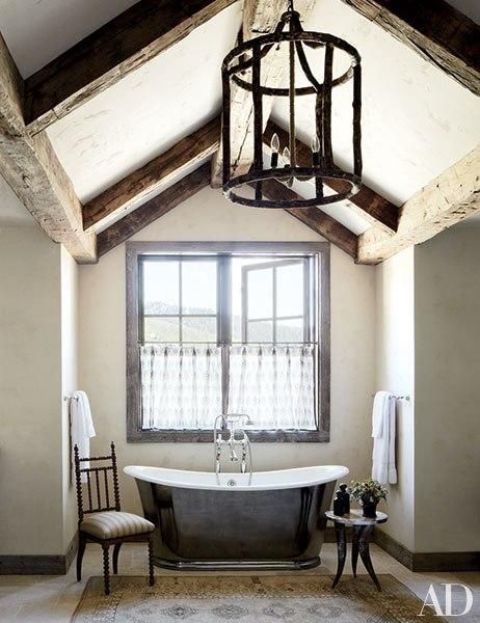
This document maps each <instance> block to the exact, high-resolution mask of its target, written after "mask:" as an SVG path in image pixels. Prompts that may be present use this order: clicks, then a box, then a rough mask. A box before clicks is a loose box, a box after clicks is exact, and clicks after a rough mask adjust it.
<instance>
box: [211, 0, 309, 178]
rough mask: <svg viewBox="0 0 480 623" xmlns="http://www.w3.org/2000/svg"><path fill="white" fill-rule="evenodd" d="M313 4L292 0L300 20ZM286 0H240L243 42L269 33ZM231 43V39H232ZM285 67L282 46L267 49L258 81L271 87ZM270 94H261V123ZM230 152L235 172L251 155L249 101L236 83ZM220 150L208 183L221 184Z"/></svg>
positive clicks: (268, 109)
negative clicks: (242, 1)
mask: <svg viewBox="0 0 480 623" xmlns="http://www.w3.org/2000/svg"><path fill="white" fill-rule="evenodd" d="M314 5H315V0H296V2H295V10H296V11H298V12H299V13H300V15H301V16H302V19H304V18H305V17H307V15H308V14H309V13H310V12H311V10H312V9H313V7H314ZM287 6H288V1H287V0H276V1H274V2H273V1H272V0H244V5H243V39H244V41H247V40H249V39H252V38H253V37H258V36H259V35H260V34H267V33H271V32H273V30H274V29H275V26H276V25H277V24H278V21H279V19H280V16H281V15H282V13H283V12H284V11H286V10H287ZM232 43H233V42H232ZM286 66H288V57H287V56H286V46H281V48H280V50H271V51H270V52H269V54H268V55H267V56H266V57H265V58H264V59H263V60H262V84H263V85H267V86H269V87H274V86H277V85H278V84H280V82H281V80H282V78H283V76H284V70H285V67H286ZM273 99H274V98H273V97H265V98H264V102H263V119H264V126H265V125H266V123H267V121H268V118H269V116H270V111H271V109H272V105H273ZM231 102H232V103H231V117H230V127H231V141H230V144H231V154H232V166H233V169H234V170H236V173H237V174H239V173H240V172H241V171H242V168H244V167H245V166H246V165H247V167H249V165H250V163H251V161H252V158H253V123H252V118H253V100H252V97H251V95H250V93H249V92H248V91H245V90H244V89H242V88H241V87H238V86H237V85H236V84H232V87H231ZM222 162H223V160H222V150H221V148H220V149H219V150H218V152H217V154H216V156H214V158H213V161H212V186H213V187H214V188H218V187H220V186H221V185H222Z"/></svg>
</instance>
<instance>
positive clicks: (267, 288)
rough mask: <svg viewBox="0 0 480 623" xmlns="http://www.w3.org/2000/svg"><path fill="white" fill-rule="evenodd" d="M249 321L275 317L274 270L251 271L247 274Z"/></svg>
mask: <svg viewBox="0 0 480 623" xmlns="http://www.w3.org/2000/svg"><path fill="white" fill-rule="evenodd" d="M247 287H248V313H247V317H248V319H249V320H250V319H253V318H271V317H272V316H273V270H272V269H271V268H264V269H261V270H249V271H248V272H247Z"/></svg>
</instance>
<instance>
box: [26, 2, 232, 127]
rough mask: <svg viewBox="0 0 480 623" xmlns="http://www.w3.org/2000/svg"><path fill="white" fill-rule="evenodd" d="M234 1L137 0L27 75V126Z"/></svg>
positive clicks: (44, 122) (117, 76)
mask: <svg viewBox="0 0 480 623" xmlns="http://www.w3.org/2000/svg"><path fill="white" fill-rule="evenodd" d="M235 1H236V0H189V2H179V1H178V0H141V1H140V2H137V3H136V4H134V5H133V6H132V7H130V8H129V9H127V11H125V12H124V13H122V14H121V15H119V16H118V17H116V18H115V19H113V20H111V21H110V22H108V24H105V25H104V26H103V27H102V28H100V29H99V30H97V31H95V32H94V33H92V34H91V35H89V36H88V37H86V38H85V39H83V40H82V41H80V42H79V43H77V44H76V45H74V46H73V47H72V48H70V49H69V50H67V51H66V52H64V53H63V54H61V55H60V56H59V57H58V58H56V59H54V60H53V61H51V62H50V63H49V64H48V65H46V66H45V67H44V68H43V69H40V70H39V71H37V72H36V73H35V74H33V75H32V76H31V77H30V78H28V79H27V80H26V83H25V121H26V124H27V127H28V129H29V132H30V133H31V134H35V133H37V132H39V131H41V130H44V129H45V128H47V127H48V126H49V125H50V124H52V123H53V122H54V121H56V120H57V119H61V118H62V117H64V116H65V115H67V114H68V113H69V112H71V111H72V110H74V109H75V108H77V107H78V106H80V105H81V104H83V103H84V102H86V101H87V100H89V99H90V98H92V97H94V96H95V95H97V94H98V93H101V92H102V91H103V90H105V89H106V88H107V87H109V86H111V85H113V84H115V83H116V82H118V81H119V80H121V79H122V78H124V77H125V76H126V75H127V74H129V73H130V72H131V71H134V70H135V69H138V68H139V67H141V66H142V65H143V64H144V63H146V62H147V61H149V60H151V59H152V58H154V57H155V56H157V55H158V54H160V53H161V52H163V51H164V50H166V49H167V48H168V47H170V46H171V45H173V44H175V43H177V42H178V41H180V40H181V39H183V38H184V37H186V36H187V35H188V34H190V33H191V32H192V31H193V30H194V29H195V28H196V27H197V26H200V25H201V24H203V23H205V22H206V21H208V20H209V19H211V18H212V17H214V16H215V15H217V14H218V13H219V12H220V11H222V10H223V9H224V8H226V7H227V6H229V5H231V4H233V3H234V2H235Z"/></svg>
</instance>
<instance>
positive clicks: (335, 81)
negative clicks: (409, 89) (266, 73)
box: [222, 2, 362, 209]
mask: <svg viewBox="0 0 480 623" xmlns="http://www.w3.org/2000/svg"><path fill="white" fill-rule="evenodd" d="M282 43H283V44H288V46H289V50H288V61H289V68H288V79H289V86H288V88H285V87H275V86H273V87H270V86H266V85H262V84H261V66H262V59H264V58H265V57H266V55H267V54H268V53H269V52H270V51H271V50H272V49H274V48H275V47H277V48H278V46H279V45H280V44H282ZM303 46H307V47H310V48H314V49H315V48H320V47H322V48H324V49H325V54H324V63H323V79H322V82H319V81H318V80H317V79H316V78H315V75H314V73H313V72H312V70H311V68H310V65H309V62H308V60H307V56H306V54H305V50H304V48H303ZM335 50H339V51H342V52H344V53H346V54H347V55H348V56H349V57H350V66H349V68H348V69H347V71H345V72H344V73H342V74H341V75H339V76H337V77H334V76H333V62H334V52H335ZM296 57H297V58H298V61H299V64H300V67H301V69H302V70H303V74H304V76H305V77H306V79H307V81H308V82H309V86H301V87H299V86H296V85H295V58H296ZM247 70H251V81H249V80H247V79H245V74H246V72H247ZM349 81H351V82H352V84H353V94H352V109H353V114H352V152H353V158H352V161H353V167H352V169H353V170H352V172H347V171H344V170H343V169H341V168H340V167H338V166H337V165H336V164H335V162H334V158H333V151H332V125H331V117H332V89H334V88H336V87H338V86H340V85H342V84H345V83H347V82H349ZM361 81H362V70H361V57H360V54H359V53H358V51H357V50H356V49H355V48H354V47H353V46H352V45H350V44H349V43H348V42H347V41H345V40H344V39H341V38H339V37H336V36H334V35H331V34H327V33H320V32H313V31H305V30H303V28H302V25H301V23H300V15H299V13H298V12H296V11H294V10H293V7H292V3H291V2H290V5H289V9H288V10H287V11H286V12H285V13H283V15H282V16H281V18H280V21H279V23H278V25H277V27H276V29H275V31H274V32H273V33H271V34H267V35H261V36H259V37H256V38H254V39H250V40H249V41H246V42H240V43H239V45H238V46H237V47H235V48H234V49H233V50H231V52H230V53H229V54H227V56H226V57H225V59H224V61H223V64H222V87H223V101H222V150H223V153H222V156H223V169H222V180H223V191H224V193H225V195H226V196H227V197H228V198H229V199H230V200H231V201H233V202H235V203H239V204H241V205H245V206H250V207H260V208H282V209H284V208H293V207H295V208H302V207H303V208H309V207H314V206H321V205H326V204H331V203H335V202H338V201H343V200H345V199H349V198H350V197H352V195H354V194H355V193H356V192H358V190H359V188H360V184H361V176H362V149H361V88H362V87H361ZM232 84H235V85H236V86H237V87H239V88H241V89H243V90H244V91H247V92H249V93H251V96H252V99H253V159H252V164H251V166H250V168H249V170H248V172H247V173H241V174H240V175H234V174H233V166H232V162H231V156H232V149H231V105H232V102H231V86H232ZM307 95H316V97H315V111H314V113H315V134H314V136H313V140H312V157H311V164H310V166H304V165H305V162H303V163H302V164H301V165H299V164H298V161H297V149H296V130H295V99H296V98H297V97H304V96H307ZM263 97H288V98H289V132H288V133H289V144H288V151H289V153H287V158H286V159H287V160H288V159H289V162H286V163H285V164H284V165H283V166H282V165H279V164H278V156H279V153H278V151H279V139H278V136H276V135H274V137H273V139H272V144H271V156H270V166H265V163H264V154H263V143H264V140H263V133H264V126H265V125H266V123H264V118H263V117H264V116H263ZM275 136H276V139H275ZM284 152H285V150H284ZM271 179H275V180H279V181H283V182H286V183H287V185H288V186H289V187H291V186H292V185H293V181H294V180H295V179H298V180H301V181H305V180H309V179H314V180H315V196H314V197H311V198H303V197H301V196H299V195H297V196H296V197H295V199H285V200H276V201H271V200H269V199H268V198H267V197H265V195H264V192H263V188H262V186H263V182H266V181H267V180H271ZM329 180H330V181H331V183H332V186H330V185H329V183H328V182H329ZM325 186H326V187H328V188H329V190H330V191H331V190H332V187H334V188H336V189H337V191H336V192H334V193H333V194H325V192H324V190H325ZM246 188H249V189H251V188H253V189H254V193H253V195H254V196H253V197H251V196H242V195H241V194H239V190H240V189H243V190H244V192H245V189H246ZM250 194H251V191H250Z"/></svg>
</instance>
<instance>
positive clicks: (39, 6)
mask: <svg viewBox="0 0 480 623" xmlns="http://www.w3.org/2000/svg"><path fill="white" fill-rule="evenodd" d="M137 1H138V0H0V32H1V33H2V35H3V37H4V39H5V41H6V43H7V46H8V48H9V50H10V53H11V54H12V56H13V59H14V61H15V62H16V64H17V66H18V68H19V70H20V73H21V74H22V76H23V77H24V78H27V77H28V76H31V75H32V74H33V73H35V72H36V71H37V70H39V69H41V68H42V67H44V66H45V65H46V64H47V63H49V62H50V61H51V60H53V59H54V58H56V57H57V56H59V55H60V54H61V53H62V52H65V50H68V49H69V48H71V47H72V46H73V45H74V44H75V43H78V41H81V40H82V39H83V38H85V37H86V36H87V35H89V34H90V33H92V32H94V31H95V30H97V29H98V28H100V26H103V25H104V24H106V23H107V22H109V21H110V20H111V19H113V18H114V17H116V16H117V15H119V14H120V13H123V11H125V10H126V9H128V7H130V6H132V4H135V3H136V2H137Z"/></svg>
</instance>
